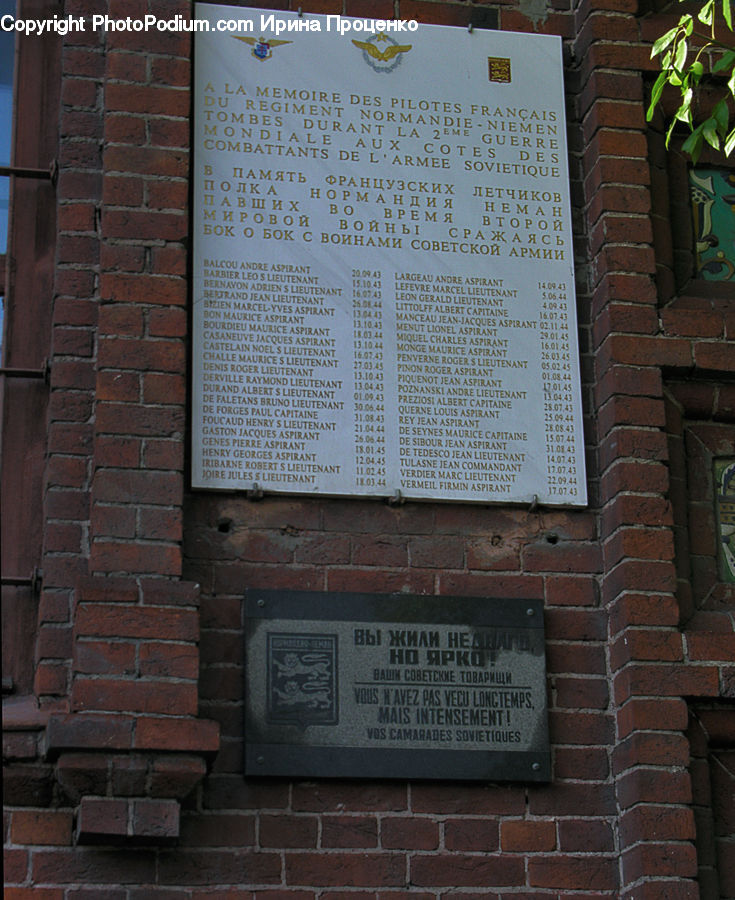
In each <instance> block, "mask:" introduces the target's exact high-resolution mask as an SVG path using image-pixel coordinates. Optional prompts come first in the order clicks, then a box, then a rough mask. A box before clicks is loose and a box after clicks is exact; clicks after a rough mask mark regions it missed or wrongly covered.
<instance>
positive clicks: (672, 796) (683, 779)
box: [618, 767, 692, 809]
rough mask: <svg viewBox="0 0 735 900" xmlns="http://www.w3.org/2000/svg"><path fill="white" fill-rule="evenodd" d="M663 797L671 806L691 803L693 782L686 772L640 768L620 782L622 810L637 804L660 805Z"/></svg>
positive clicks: (619, 797) (619, 794) (619, 796)
mask: <svg viewBox="0 0 735 900" xmlns="http://www.w3.org/2000/svg"><path fill="white" fill-rule="evenodd" d="M663 797H665V798H666V800H667V802H668V803H671V804H687V803H691V799H692V789H691V782H690V779H689V774H688V773H687V772H686V770H680V771H678V772H667V771H664V770H662V769H647V768H643V767H638V768H636V769H633V770H631V771H630V772H628V773H627V774H625V775H622V776H621V777H620V779H619V780H618V799H619V802H620V806H621V809H628V808H630V807H632V806H635V805H636V804H637V803H660V802H661V799H662V798H663Z"/></svg>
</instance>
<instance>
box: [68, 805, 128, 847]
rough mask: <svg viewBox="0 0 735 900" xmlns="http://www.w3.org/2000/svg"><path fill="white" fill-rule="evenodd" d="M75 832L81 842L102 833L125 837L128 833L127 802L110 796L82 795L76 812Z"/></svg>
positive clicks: (110, 836) (107, 835) (112, 836)
mask: <svg viewBox="0 0 735 900" xmlns="http://www.w3.org/2000/svg"><path fill="white" fill-rule="evenodd" d="M77 833H78V837H79V840H80V841H81V842H86V841H88V840H89V839H90V838H93V837H96V836H98V835H104V836H105V837H108V838H111V839H112V838H115V837H125V836H126V835H127V833H128V802H127V800H113V799H112V798H101V797H82V801H81V803H80V804H79V811H78V813H77Z"/></svg>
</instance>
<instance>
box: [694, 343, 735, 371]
mask: <svg viewBox="0 0 735 900" xmlns="http://www.w3.org/2000/svg"><path fill="white" fill-rule="evenodd" d="M734 356H735V354H734V353H733V351H732V343H731V342H725V341H722V342H719V341H718V342H714V341H713V342H709V341H697V342H696V343H695V344H694V362H695V365H696V366H698V367H699V368H700V369H711V370H713V371H716V372H735V359H733V357H734Z"/></svg>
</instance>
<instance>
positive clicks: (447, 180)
mask: <svg viewBox="0 0 735 900" xmlns="http://www.w3.org/2000/svg"><path fill="white" fill-rule="evenodd" d="M196 15H197V18H199V19H207V20H208V21H209V22H210V23H211V28H212V30H211V31H209V32H199V33H198V34H197V36H196V75H195V125H194V128H195V139H194V162H193V167H194V173H195V178H194V199H193V209H194V216H193V218H194V261H193V266H194V278H193V303H194V313H193V327H194V351H193V410H192V416H193V427H192V433H193V462H192V482H193V485H194V487H200V488H210V489H228V490H231V489H252V488H253V486H254V485H257V488H258V489H260V490H264V491H267V492H286V493H310V494H323V495H335V496H351V495H362V496H392V495H396V493H397V492H400V494H401V495H402V496H404V497H407V498H417V499H440V500H455V501H456V500H461V501H480V502H530V501H532V500H533V499H534V498H537V499H538V501H539V502H542V503H549V504H563V505H583V504H584V503H586V490H585V474H584V446H583V433H582V410H581V401H580V388H579V360H578V350H577V334H576V315H575V299H574V283H573V256H572V237H571V227H570V212H569V183H568V174H567V151H566V136H565V117H564V99H563V85H562V66H561V42H560V39H558V38H555V37H548V36H540V35H525V34H514V33H507V32H502V33H501V32H490V31H480V30H476V31H473V32H471V33H470V32H468V31H466V30H463V29H457V28H445V27H439V26H419V27H418V29H417V30H414V31H401V32H395V31H390V32H388V31H379V30H376V31H375V32H373V33H371V32H368V33H366V32H365V31H364V30H359V31H357V30H354V26H355V24H356V22H357V21H358V20H347V19H342V20H340V21H341V23H342V24H343V25H344V24H345V23H347V22H349V23H350V24H351V28H350V30H349V31H346V32H345V33H340V31H339V30H338V28H337V24H338V22H337V19H338V17H326V16H308V15H305V16H304V17H303V18H302V19H301V20H298V17H297V15H296V14H295V13H294V14H290V13H267V12H263V11H261V10H256V9H243V8H237V7H221V6H213V5H208V4H201V5H199V6H198V7H197V13H196ZM234 17H237V18H238V19H239V20H240V21H241V22H243V23H244V28H242V30H240V31H238V32H236V33H234V32H228V31H221V30H220V31H218V30H217V28H222V23H223V22H225V21H226V20H228V19H233V18H234ZM297 21H301V23H302V24H301V25H300V26H298V27H299V28H300V29H301V30H289V28H288V27H289V25H290V24H292V23H294V22H297ZM248 23H250V27H251V30H247V29H248ZM269 29H270V30H269Z"/></svg>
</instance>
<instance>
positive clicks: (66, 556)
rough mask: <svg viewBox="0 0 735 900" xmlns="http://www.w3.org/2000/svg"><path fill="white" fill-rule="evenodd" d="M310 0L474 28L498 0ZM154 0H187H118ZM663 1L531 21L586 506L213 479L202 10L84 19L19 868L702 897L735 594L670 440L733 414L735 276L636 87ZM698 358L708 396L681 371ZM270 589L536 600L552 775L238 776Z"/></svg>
mask: <svg viewBox="0 0 735 900" xmlns="http://www.w3.org/2000/svg"><path fill="white" fill-rule="evenodd" d="M263 5H264V6H266V5H267V6H269V7H278V3H272V4H271V3H268V4H263ZM283 6H285V3H284V4H283ZM303 7H304V9H305V10H307V11H312V10H313V11H315V12H330V13H332V12H336V13H342V12H344V13H346V14H353V15H366V14H372V15H385V16H391V15H392V14H393V13H394V12H396V13H397V14H398V15H400V16H401V17H402V18H417V19H419V21H422V22H433V23H439V24H448V25H462V26H466V25H467V24H468V22H469V21H470V17H471V16H472V15H473V13H475V14H476V12H477V9H478V7H476V6H474V5H470V4H468V3H465V2H432V0H424V2H413V0H401V2H400V4H397V5H396V7H397V8H396V9H395V10H394V4H388V3H386V4H377V3H376V4H366V3H363V2H358V0H355V2H347V4H346V9H343V8H342V4H340V3H317V4H306V3H305V4H303ZM486 7H487V8H488V9H489V10H491V11H492V10H497V14H498V18H499V27H500V28H505V29H510V30H528V31H532V30H533V29H534V24H533V23H532V22H531V20H530V19H528V18H527V17H526V16H525V15H523V14H522V13H521V12H520V11H519V9H518V8H517V7H516V6H515V5H513V4H507V5H506V4H502V3H498V4H497V5H495V4H493V5H491V4H487V5H486ZM98 9H99V10H100V11H104V9H105V4H104V3H102V2H100V3H96V4H94V9H92V8H90V5H89V4H88V3H84V4H80V3H77V4H72V6H71V7H69V8H68V9H67V10H66V11H67V12H71V13H74V14H80V13H86V14H90V13H91V12H93V11H98ZM482 9H483V10H484V9H485V7H482ZM149 10H150V11H151V12H154V13H156V14H158V15H159V16H166V17H169V16H172V15H174V14H175V13H176V12H182V13H184V14H186V13H187V11H188V7H187V5H186V4H185V3H183V2H178V3H176V2H171V3H169V2H165V3H164V2H163V0H160V2H159V0H150V2H135V3H131V2H130V0H125V2H115V0H112V2H111V3H110V4H109V13H110V15H113V16H118V15H120V16H124V15H139V14H144V13H145V12H147V11H149ZM667 21H668V20H667V19H666V18H665V17H661V16H650V15H649V16H644V17H639V16H637V15H636V4H635V3H633V2H632V0H611V2H599V3H596V4H594V5H593V4H590V3H587V2H586V0H584V2H582V3H580V4H579V5H578V6H571V5H569V4H568V3H566V2H565V0H558V2H554V3H552V4H550V5H549V8H548V16H547V18H546V19H545V21H539V22H538V23H537V24H538V28H539V30H542V31H545V32H547V33H553V34H560V35H561V36H562V37H563V38H564V41H565V44H564V58H565V63H566V83H567V94H568V113H569V145H570V167H571V176H572V196H573V203H574V222H575V235H576V243H575V252H576V260H577V296H578V315H579V321H580V345H581V351H582V376H583V390H584V398H585V429H586V431H585V433H586V438H587V444H588V479H589V486H590V497H591V500H590V507H589V509H587V510H584V511H577V512H565V511H553V510H548V509H543V508H542V509H538V510H533V511H532V510H526V509H522V508H518V507H515V508H511V507H500V506H499V507H478V506H465V505H455V504H444V505H435V504H419V503H415V504H410V503H409V504H406V505H404V506H397V507H394V506H389V505H386V504H384V503H382V502H378V501H363V500H345V501H341V500H320V499H318V498H309V499H305V500H293V499H285V498H280V499H279V498H274V497H266V498H264V499H263V500H261V501H259V502H253V501H250V500H247V499H246V498H245V497H244V496H241V495H237V494H230V493H227V494H213V493H209V494H207V493H195V494H192V493H189V492H188V491H187V490H186V484H185V457H186V452H187V441H188V432H187V417H186V401H187V383H186V378H187V347H188V327H189V324H188V323H189V319H188V315H187V309H186V303H187V290H188V285H187V265H188V262H187V241H188V233H189V217H188V214H189V210H188V175H189V149H188V146H189V111H190V106H191V97H190V91H189V86H190V78H191V68H190V62H191V48H190V39H189V37H188V36H186V35H175V34H173V35H170V34H169V35H159V34H153V33H151V34H149V35H148V36H147V37H143V36H141V35H131V34H125V33H120V34H110V35H108V36H107V37H106V38H105V37H104V36H103V35H101V34H100V33H95V32H90V33H88V34H87V35H81V36H80V35H76V36H75V35H70V36H69V37H68V38H66V39H65V41H64V50H63V56H62V63H63V69H64V78H63V82H62V99H61V103H62V109H61V119H60V123H61V125H60V149H59V159H60V165H61V174H60V179H59V185H58V216H59V234H58V247H59V249H58V257H57V271H56V296H55V304H54V329H53V359H52V376H51V401H50V416H49V430H48V454H49V455H48V464H47V478H46V495H45V511H44V515H45V521H44V523H43V528H44V565H43V569H44V583H43V590H42V594H41V599H40V611H39V626H38V639H37V657H38V665H37V674H36V684H35V690H36V695H37V697H38V698H39V701H40V714H39V723H38V724H37V725H36V726H35V730H31V729H30V728H29V727H28V726H27V723H26V727H25V728H22V727H21V728H19V730H17V731H13V732H12V733H11V732H9V741H8V743H7V745H6V746H7V748H9V750H8V753H9V760H8V768H7V773H6V790H7V793H6V804H7V811H6V828H5V837H6V854H7V856H6V883H7V885H8V887H7V888H6V897H8V898H11V900H19V898H24V897H30V896H31V891H32V892H33V895H34V896H38V897H40V898H54V900H56V898H62V897H72V896H73V897H75V898H85V897H90V898H91V897H99V896H104V897H111V898H120V900H123V898H124V900H143V898H160V900H178V898H193V897H201V896H207V897H223V898H224V897H243V898H251V897H253V895H254V894H257V895H258V898H259V900H267V898H268V900H285V898H286V900H315V898H316V897H317V896H318V897H320V898H322V897H324V898H327V900H339V898H344V897H346V896H347V895H349V896H350V897H351V898H357V900H361V898H363V900H367V898H368V897H369V898H373V900H376V898H378V900H401V898H403V897H407V896H409V895H410V896H411V897H412V898H413V900H429V898H434V897H439V896H444V895H446V894H449V893H451V894H452V895H453V896H455V897H457V898H459V900H471V898H473V897H477V896H479V895H480V894H481V895H482V896H483V897H486V898H499V897H506V896H507V897H510V896H512V897H514V898H529V900H530V898H534V900H551V898H559V897H572V896H573V897H577V898H591V897H610V898H613V897H625V898H630V900H632V898H634V897H635V898H636V900H641V898H652V900H653V898H656V900H658V898H662V897H666V898H667V900H668V898H673V900H680V898H681V900H683V898H687V900H690V898H692V900H693V898H696V897H698V896H699V891H698V886H697V882H696V881H695V878H696V876H697V871H698V868H697V851H696V847H695V837H696V830H695V821H694V814H693V806H692V785H691V777H690V772H691V767H690V758H691V757H692V756H696V753H693V752H692V750H691V749H690V743H689V740H688V738H687V734H686V729H687V721H688V712H687V710H688V707H687V703H688V701H691V699H692V698H698V699H699V701H700V702H704V701H707V702H715V703H721V702H723V700H726V699H727V698H729V699H730V700H732V698H733V697H734V696H735V673H734V672H733V665H732V660H733V658H735V644H734V638H733V632H732V622H731V618H730V617H729V616H728V615H727V612H726V610H727V609H728V608H730V607H729V606H728V604H730V605H732V602H733V601H732V596H728V594H727V592H724V595H723V598H722V599H721V604H720V606H719V607H718V608H717V609H714V610H703V612H707V613H708V615H704V616H702V615H700V616H699V617H697V616H694V618H692V615H691V613H692V609H691V604H692V603H693V601H692V600H691V598H690V597H689V598H688V599H687V596H686V589H685V587H684V586H683V583H684V582H685V581H686V579H685V578H682V577H681V575H680V572H681V569H679V577H677V574H678V573H677V566H676V564H675V559H674V550H675V546H677V547H685V546H689V541H690V539H689V536H688V535H689V532H688V529H689V524H688V522H689V519H688V516H687V514H686V513H681V512H677V511H676V510H677V509H679V510H681V509H682V506H681V504H682V503H684V504H685V505H686V504H688V503H689V502H690V493H691V491H692V490H695V488H694V487H693V486H692V485H691V484H690V482H687V481H686V479H682V477H677V476H681V472H682V471H683V469H682V466H684V464H683V463H680V462H679V463H677V459H678V457H677V456H676V453H677V452H679V451H681V452H683V453H686V451H685V450H681V444H682V435H683V433H684V428H685V426H684V425H682V421H683V419H686V420H687V421H688V420H689V419H691V418H692V416H695V417H697V418H707V416H709V417H710V418H713V419H716V420H718V422H719V423H720V426H721V427H725V428H727V427H732V423H733V421H734V420H735V409H734V408H733V407H734V405H735V404H734V398H733V392H732V373H733V370H734V369H735V359H733V356H732V351H731V348H728V347H727V341H728V340H730V341H731V340H732V338H733V336H734V332H735V314H734V312H733V299H732V294H731V293H726V292H725V291H723V290H722V289H719V291H718V290H710V289H709V288H706V287H703V286H702V285H697V284H696V283H690V284H688V285H687V286H686V288H685V289H683V288H682V287H681V285H679V286H678V287H677V284H676V280H675V278H674V279H673V280H672V277H669V276H668V275H666V273H667V272H668V271H669V270H672V271H673V262H672V260H673V256H672V254H668V255H667V251H666V247H667V246H669V245H671V246H674V244H675V243H676V242H675V241H674V242H673V243H672V241H671V238H670V235H668V232H667V229H668V228H670V225H669V217H668V216H667V214H666V209H667V208H668V207H667V197H668V190H669V184H668V180H667V179H668V175H667V176H666V177H663V175H662V172H664V170H666V165H665V161H664V163H662V162H661V158H660V146H659V144H658V143H657V141H658V138H657V136H656V134H655V133H654V134H651V135H649V133H648V131H647V128H646V124H645V122H644V94H645V89H646V80H645V76H646V74H647V73H649V72H650V71H652V69H651V66H652V64H651V63H650V61H649V59H648V56H649V50H648V48H647V47H646V46H645V41H647V40H648V41H650V39H651V38H652V37H653V36H655V34H656V33H657V31H658V30H660V29H661V28H662V25H663V24H665V23H666V22H667ZM642 73H643V74H642ZM649 143H650V146H651V147H652V148H653V150H654V151H655V152H654V154H653V155H652V156H651V159H650V160H649ZM656 154H658V156H657V155H656ZM650 163H653V164H650ZM654 232H655V234H654ZM667 240H668V241H669V243H668V244H667ZM662 273H663V274H662ZM657 276H658V277H657ZM672 285H673V287H672ZM692 376H695V378H694V379H693V378H692ZM703 376H706V377H704V378H703V381H706V382H708V383H709V384H711V385H714V386H715V387H712V388H711V390H712V392H713V393H712V395H711V402H710V404H709V408H708V410H704V406H705V405H706V404H704V401H702V400H701V392H700V393H699V394H697V395H696V396H697V397H700V400H699V401H696V398H695V399H692V396H691V392H690V393H687V386H688V385H692V384H701V383H703V382H700V381H697V379H698V378H702V377H703ZM727 379H730V381H729V387H728V386H727ZM682 384H683V385H684V386H685V387H684V389H682V388H681V387H680V385H682ZM682 415H683V419H682ZM677 416H678V417H679V418H678V419H677ZM687 417H688V418H687ZM677 441H678V442H679V443H678V444H677ZM677 447H679V450H677V449H676V448H677ZM677 465H678V468H677ZM684 467H685V466H684ZM682 491H683V495H682ZM677 497H678V499H677ZM677 503H678V504H679V505H678V507H677ZM672 504H673V511H672ZM682 535H683V538H682ZM675 537H676V538H677V541H676V542H675ZM677 555H678V556H679V565H681V552H679V553H678V554H677ZM249 587H268V588H288V587H293V588H299V589H307V590H308V589H313V590H326V591H357V590H359V591H369V592H376V593H379V592H392V591H406V592H411V593H426V594H439V595H441V594H446V595H469V596H494V597H503V598H510V599H513V598H525V597H532V598H543V599H544V600H545V621H546V635H547V669H548V702H549V718H550V732H551V743H552V753H553V781H552V783H551V784H549V785H544V786H526V785H521V784H514V785H477V784H475V785H471V784H467V785H465V784H459V785H458V784H456V783H453V784H449V783H441V782H437V783H423V784H421V783H405V782H385V783H383V782H360V781H346V782H329V781H317V782H299V781H297V782H293V783H292V782H289V781H286V780H280V779H273V780H267V781H262V782H261V781H257V780H248V781H245V780H244V779H243V777H242V762H241V760H242V750H243V747H242V741H243V672H242V663H243V660H242V646H243V640H242V599H243V593H244V591H245V589H246V588H249ZM687 604H689V605H687ZM683 611H685V612H683ZM21 724H22V723H21ZM217 726H219V737H218V734H217ZM731 737H732V736H731ZM207 768H208V773H207V774H206V775H205V770H206V769H207ZM177 835H178V836H177ZM93 843H94V844H97V846H90V844H93ZM698 844H699V845H700V846H702V842H701V841H699V842H698ZM266 895H267V898H266ZM705 896H706V895H705V894H704V893H703V894H702V897H705Z"/></svg>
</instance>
